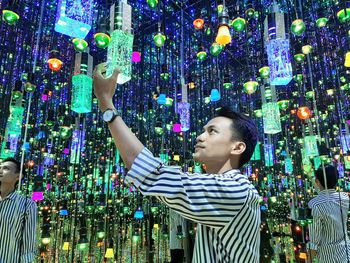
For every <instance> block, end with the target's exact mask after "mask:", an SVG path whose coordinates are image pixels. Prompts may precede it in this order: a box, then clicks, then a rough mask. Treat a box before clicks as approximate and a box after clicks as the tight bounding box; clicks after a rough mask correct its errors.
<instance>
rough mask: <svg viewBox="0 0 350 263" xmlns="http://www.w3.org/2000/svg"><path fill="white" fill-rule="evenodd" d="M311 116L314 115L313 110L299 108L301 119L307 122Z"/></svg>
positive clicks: (304, 107) (298, 113)
mask: <svg viewBox="0 0 350 263" xmlns="http://www.w3.org/2000/svg"><path fill="white" fill-rule="evenodd" d="M311 115H312V113H311V110H310V109H309V108H308V107H306V106H303V107H299V109H298V112H297V116H298V118H299V119H301V120H307V119H310V118H311Z"/></svg>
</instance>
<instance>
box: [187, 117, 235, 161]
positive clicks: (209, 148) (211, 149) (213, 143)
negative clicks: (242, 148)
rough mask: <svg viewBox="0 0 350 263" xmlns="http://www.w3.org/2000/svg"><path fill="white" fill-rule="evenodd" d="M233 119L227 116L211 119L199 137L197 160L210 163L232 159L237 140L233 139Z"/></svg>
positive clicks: (196, 152) (195, 155)
mask: <svg viewBox="0 0 350 263" xmlns="http://www.w3.org/2000/svg"><path fill="white" fill-rule="evenodd" d="M231 125H232V120H230V119H229V118H226V117H216V118H213V119H211V120H210V121H209V122H208V123H207V125H205V126H204V127H203V133H202V134H201V135H199V136H198V137H197V144H196V146H195V153H194V155H193V157H194V159H195V161H197V162H200V163H204V164H209V163H214V164H215V163H221V162H223V161H227V160H228V159H230V157H231V154H232V149H233V147H234V144H235V142H234V141H233V140H232V128H231Z"/></svg>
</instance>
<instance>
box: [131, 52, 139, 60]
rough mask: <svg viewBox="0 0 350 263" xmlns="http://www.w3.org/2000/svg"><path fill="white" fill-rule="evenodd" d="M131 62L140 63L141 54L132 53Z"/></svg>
mask: <svg viewBox="0 0 350 263" xmlns="http://www.w3.org/2000/svg"><path fill="white" fill-rule="evenodd" d="M131 61H132V62H134V63H138V62H140V61H141V53H140V52H138V51H134V52H132V56H131Z"/></svg>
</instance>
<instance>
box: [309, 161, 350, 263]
mask: <svg viewBox="0 0 350 263" xmlns="http://www.w3.org/2000/svg"><path fill="white" fill-rule="evenodd" d="M337 181H338V172H337V169H336V168H335V167H334V166H332V165H329V166H326V167H324V171H323V167H322V166H321V167H320V168H319V169H318V170H317V171H316V173H315V188H316V190H317V191H318V192H319V193H318V196H316V197H315V198H313V199H312V200H311V201H310V202H309V207H310V208H311V213H312V217H313V223H312V224H311V225H310V228H309V231H310V243H309V257H308V258H309V262H312V261H313V259H314V258H315V257H316V258H317V259H318V262H319V263H350V240H349V237H348V235H347V226H346V222H347V216H348V211H349V196H348V194H347V193H343V192H337V191H336V190H335V187H336V185H337Z"/></svg>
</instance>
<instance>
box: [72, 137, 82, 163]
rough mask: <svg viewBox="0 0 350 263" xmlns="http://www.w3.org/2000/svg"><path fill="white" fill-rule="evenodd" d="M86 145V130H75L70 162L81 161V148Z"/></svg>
mask: <svg viewBox="0 0 350 263" xmlns="http://www.w3.org/2000/svg"><path fill="white" fill-rule="evenodd" d="M84 147H85V131H83V130H74V131H73V134H72V142H71V147H70V163H71V164H74V163H75V164H78V163H80V155H81V149H82V148H84Z"/></svg>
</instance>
